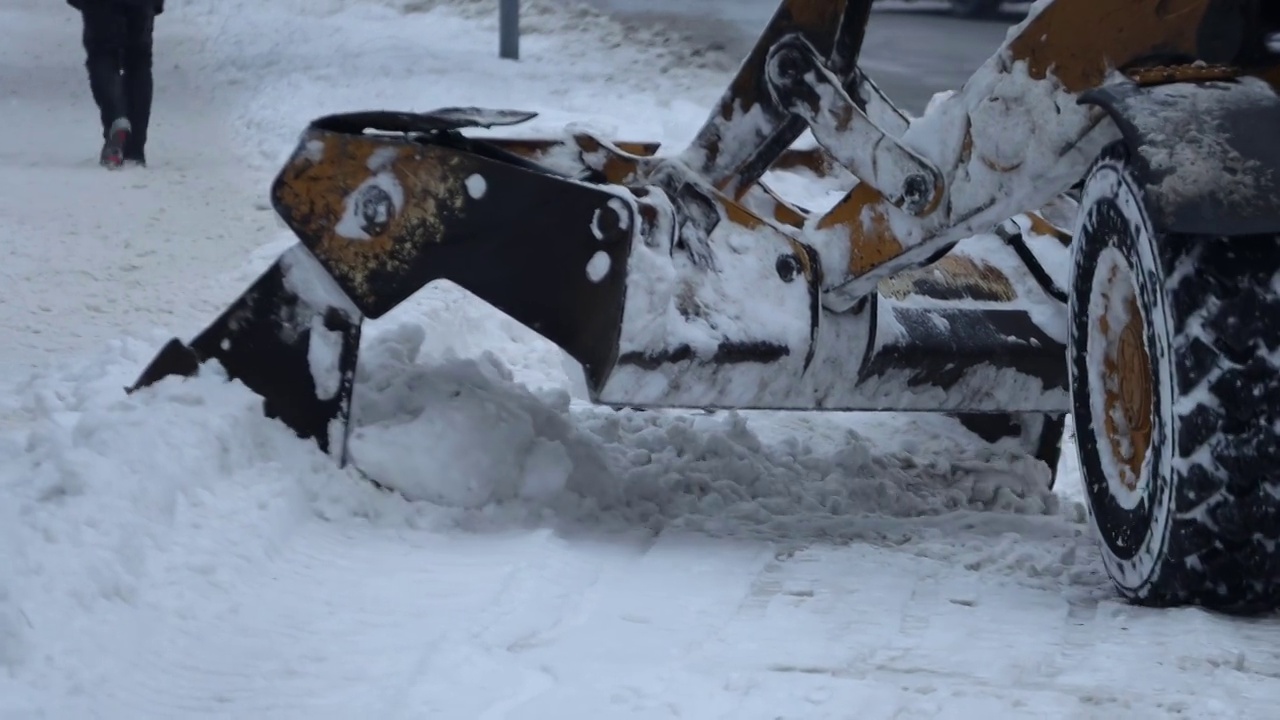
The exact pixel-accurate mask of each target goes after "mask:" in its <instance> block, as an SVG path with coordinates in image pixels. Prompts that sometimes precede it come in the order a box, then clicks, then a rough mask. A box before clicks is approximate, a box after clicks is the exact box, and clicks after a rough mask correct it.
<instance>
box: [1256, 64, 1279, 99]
mask: <svg viewBox="0 0 1280 720" xmlns="http://www.w3.org/2000/svg"><path fill="white" fill-rule="evenodd" d="M1258 77H1260V78H1262V79H1263V80H1265V81H1267V82H1268V83H1270V84H1271V87H1273V88H1275V89H1276V92H1278V93H1280V65H1273V66H1271V67H1269V68H1263V69H1261V70H1259V71H1258Z"/></svg>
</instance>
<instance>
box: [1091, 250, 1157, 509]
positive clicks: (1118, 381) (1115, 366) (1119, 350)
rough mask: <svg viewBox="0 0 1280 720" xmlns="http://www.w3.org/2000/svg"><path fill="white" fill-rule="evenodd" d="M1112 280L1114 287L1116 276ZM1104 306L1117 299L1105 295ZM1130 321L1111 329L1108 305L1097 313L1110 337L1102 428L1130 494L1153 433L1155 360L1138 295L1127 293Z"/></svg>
mask: <svg viewBox="0 0 1280 720" xmlns="http://www.w3.org/2000/svg"><path fill="white" fill-rule="evenodd" d="M1116 273H1117V271H1114V270H1113V274H1112V282H1111V284H1112V285H1113V286H1114V282H1115V274H1116ZM1104 297H1105V303H1104V304H1105V305H1107V306H1110V304H1111V303H1113V302H1115V297H1114V296H1113V295H1112V294H1110V293H1104ZM1127 305H1128V307H1127V311H1128V316H1127V317H1128V319H1127V320H1126V322H1125V325H1124V327H1123V328H1112V327H1111V326H1110V322H1109V321H1108V319H1107V318H1108V317H1110V316H1111V311H1110V309H1109V307H1108V308H1107V309H1105V310H1104V311H1103V312H1101V313H1099V315H1098V322H1099V323H1100V326H1101V327H1100V329H1101V330H1102V333H1101V335H1102V337H1103V338H1106V339H1107V344H1106V347H1105V348H1104V353H1103V377H1104V381H1105V386H1104V387H1103V388H1102V392H1103V407H1104V408H1105V416H1104V418H1103V424H1104V427H1105V429H1106V434H1107V439H1108V442H1109V443H1110V444H1111V452H1112V456H1113V457H1114V458H1115V459H1116V460H1117V461H1118V462H1119V463H1120V464H1121V465H1122V466H1123V467H1124V469H1125V470H1127V471H1128V472H1127V473H1125V474H1123V475H1122V477H1120V478H1118V480H1120V482H1121V483H1122V484H1124V485H1125V486H1126V487H1128V488H1129V489H1130V490H1135V489H1137V485H1138V479H1139V478H1140V477H1141V473H1142V463H1143V462H1144V461H1145V460H1146V457H1147V453H1148V451H1149V449H1150V447H1151V436H1152V433H1153V432H1154V429H1153V425H1154V423H1153V422H1152V417H1153V415H1154V412H1155V410H1154V402H1153V400H1152V398H1153V397H1154V396H1153V393H1152V377H1151V360H1150V357H1149V356H1148V354H1147V344H1146V341H1145V340H1144V336H1145V333H1144V332H1143V327H1142V314H1141V310H1140V309H1139V308H1138V301H1137V297H1136V293H1131V294H1130V295H1129V299H1128V303H1127Z"/></svg>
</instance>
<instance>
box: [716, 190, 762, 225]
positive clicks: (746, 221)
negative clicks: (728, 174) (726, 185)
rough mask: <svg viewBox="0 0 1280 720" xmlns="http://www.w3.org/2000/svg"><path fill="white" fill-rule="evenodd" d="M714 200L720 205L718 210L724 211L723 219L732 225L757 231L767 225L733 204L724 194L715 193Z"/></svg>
mask: <svg viewBox="0 0 1280 720" xmlns="http://www.w3.org/2000/svg"><path fill="white" fill-rule="evenodd" d="M715 199H716V202H717V203H719V204H720V208H721V209H722V210H724V216H725V219H727V220H728V221H729V222H731V223H733V224H734V225H738V226H740V227H743V228H745V229H747V230H759V229H760V228H761V227H764V226H765V225H766V224H767V223H765V221H764V219H763V218H761V217H760V216H759V215H756V214H755V213H753V212H751V211H750V210H748V209H747V208H745V207H743V206H741V205H739V204H738V203H736V202H734V201H733V200H732V199H730V198H729V196H727V195H725V194H724V193H719V192H717V193H716V194H715Z"/></svg>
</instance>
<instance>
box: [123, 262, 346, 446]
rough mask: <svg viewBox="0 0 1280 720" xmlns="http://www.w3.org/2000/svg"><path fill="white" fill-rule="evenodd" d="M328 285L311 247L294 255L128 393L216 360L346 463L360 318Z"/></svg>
mask: <svg viewBox="0 0 1280 720" xmlns="http://www.w3.org/2000/svg"><path fill="white" fill-rule="evenodd" d="M324 280H326V278H324V276H323V275H322V274H320V273H319V272H318V268H317V267H316V266H315V260H314V258H312V257H311V256H310V255H309V254H308V253H307V251H306V250H305V249H304V248H301V247H294V248H292V249H290V250H289V251H287V252H286V253H284V254H283V255H282V256H281V257H280V259H278V260H277V261H276V262H275V263H274V264H273V265H272V266H271V267H270V268H269V269H268V270H267V271H266V272H264V273H263V274H262V275H261V276H259V278H258V280H257V281H256V282H254V284H253V285H252V286H251V287H250V288H249V289H248V290H247V291H246V292H245V293H244V294H243V295H241V296H240V297H239V298H238V299H237V300H236V301H235V302H234V303H233V304H232V305H231V307H230V308H228V309H227V310H226V311H225V312H223V314H222V315H221V316H219V317H218V318H217V319H216V320H215V321H214V322H213V323H212V324H210V325H209V327H208V328H206V329H205V330H204V331H203V332H201V333H200V334H199V335H198V336H196V338H195V339H194V340H192V341H191V343H190V344H186V343H183V342H182V341H180V340H178V339H174V340H171V341H169V343H168V344H167V345H165V346H164V348H163V349H162V350H161V351H160V354H159V355H157V356H156V358H155V359H154V360H152V361H151V363H150V364H149V365H148V366H147V368H146V369H145V370H144V371H143V372H142V374H141V376H140V377H139V378H138V380H137V382H135V383H134V385H133V386H132V387H131V388H130V389H129V391H130V392H133V391H135V390H137V389H138V388H142V387H146V386H148V385H151V384H153V383H155V382H157V381H159V380H161V379H163V378H166V377H169V376H171V375H179V376H191V375H195V374H196V372H197V371H198V370H199V367H200V365H201V364H202V363H204V362H205V361H207V360H216V361H218V362H219V363H220V364H221V365H222V367H223V369H224V370H225V372H226V373H227V375H228V376H229V377H231V378H233V379H236V380H239V381H241V382H243V383H244V384H245V385H247V386H248V387H249V388H250V389H251V390H253V391H254V392H256V393H258V394H259V395H261V396H262V397H263V412H264V414H265V415H266V416H267V417H271V418H278V419H280V420H281V421H282V422H284V423H285V424H286V425H288V426H289V427H291V428H292V429H293V430H294V431H295V432H296V433H297V434H298V435H299V436H300V437H303V438H310V439H313V440H315V441H316V443H317V444H318V445H319V446H320V448H321V449H322V450H325V451H327V452H330V453H332V454H333V455H334V456H335V457H337V458H338V461H339V463H342V464H345V463H346V451H345V448H346V438H347V429H348V422H347V421H348V419H349V418H350V413H351V390H352V385H353V383H354V382H355V367H356V354H357V351H358V349H359V345H360V315H359V314H358V313H356V312H354V309H353V308H352V307H351V304H350V303H349V302H348V301H346V299H345V298H344V297H343V296H342V295H341V293H338V292H336V291H335V289H333V288H326V287H325V283H324ZM328 285H332V282H329V283H328ZM326 291H327V292H326Z"/></svg>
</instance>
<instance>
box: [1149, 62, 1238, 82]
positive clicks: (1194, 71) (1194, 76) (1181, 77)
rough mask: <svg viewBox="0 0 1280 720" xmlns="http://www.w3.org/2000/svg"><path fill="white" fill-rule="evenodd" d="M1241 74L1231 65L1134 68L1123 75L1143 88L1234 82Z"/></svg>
mask: <svg viewBox="0 0 1280 720" xmlns="http://www.w3.org/2000/svg"><path fill="white" fill-rule="evenodd" d="M1242 74H1243V73H1242V72H1241V70H1240V68H1237V67H1233V66H1231V65H1161V66H1158V67H1148V68H1135V69H1133V70H1129V71H1127V72H1126V73H1125V75H1127V76H1128V77H1129V79H1130V80H1132V81H1133V82H1134V83H1136V84H1138V85H1143V86H1150V85H1167V84H1169V83H1178V82H1209V81H1211V80H1234V79H1236V78H1238V77H1240V76H1241V75H1242Z"/></svg>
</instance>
